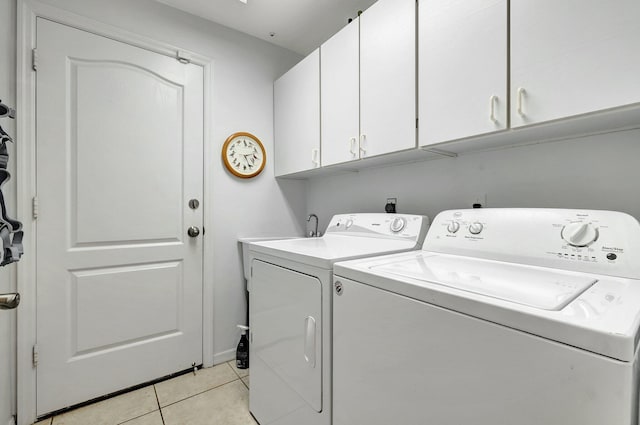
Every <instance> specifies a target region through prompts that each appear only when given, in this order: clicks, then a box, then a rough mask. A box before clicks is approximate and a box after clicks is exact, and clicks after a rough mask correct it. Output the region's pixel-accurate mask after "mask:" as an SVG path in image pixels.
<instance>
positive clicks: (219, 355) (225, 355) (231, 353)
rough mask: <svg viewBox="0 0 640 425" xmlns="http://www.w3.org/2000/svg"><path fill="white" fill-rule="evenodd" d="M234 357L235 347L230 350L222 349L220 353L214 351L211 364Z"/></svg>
mask: <svg viewBox="0 0 640 425" xmlns="http://www.w3.org/2000/svg"><path fill="white" fill-rule="evenodd" d="M235 358H236V349H235V348H232V349H231V350H227V351H223V352H221V353H216V354H214V355H213V364H214V365H216V364H220V363H224V362H228V361H230V360H233V359H235Z"/></svg>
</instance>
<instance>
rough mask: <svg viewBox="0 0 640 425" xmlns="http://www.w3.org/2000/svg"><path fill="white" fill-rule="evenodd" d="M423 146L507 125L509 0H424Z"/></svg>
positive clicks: (421, 57)
mask: <svg viewBox="0 0 640 425" xmlns="http://www.w3.org/2000/svg"><path fill="white" fill-rule="evenodd" d="M419 14H420V17H419V29H418V31H419V42H418V46H419V56H418V57H419V61H418V67H419V71H418V75H419V77H418V79H419V83H418V90H419V92H418V113H419V117H420V130H419V132H418V133H419V135H420V141H419V144H420V145H432V144H434V143H441V142H446V141H449V140H456V139H462V138H465V137H471V136H476V135H479V134H484V133H491V132H493V131H497V130H501V129H505V128H507V93H508V90H507V47H508V45H507V32H508V29H507V19H508V16H507V14H508V11H507V0H455V1H451V0H422V1H421V2H420V7H419Z"/></svg>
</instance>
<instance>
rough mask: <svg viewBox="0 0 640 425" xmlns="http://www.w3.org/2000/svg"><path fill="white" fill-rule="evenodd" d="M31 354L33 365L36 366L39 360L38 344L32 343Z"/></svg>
mask: <svg viewBox="0 0 640 425" xmlns="http://www.w3.org/2000/svg"><path fill="white" fill-rule="evenodd" d="M32 354H33V356H32V357H33V359H32V360H33V367H38V362H39V361H40V353H39V351H38V344H34V346H33V351H32Z"/></svg>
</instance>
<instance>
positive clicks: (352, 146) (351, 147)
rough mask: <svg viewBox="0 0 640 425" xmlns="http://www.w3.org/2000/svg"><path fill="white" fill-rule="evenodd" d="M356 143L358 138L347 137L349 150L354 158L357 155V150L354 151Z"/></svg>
mask: <svg viewBox="0 0 640 425" xmlns="http://www.w3.org/2000/svg"><path fill="white" fill-rule="evenodd" d="M356 143H358V140H357V139H356V138H355V137H352V138H351V139H349V152H351V155H352V156H353V157H354V158H356V157H357V156H358V152H357V151H356Z"/></svg>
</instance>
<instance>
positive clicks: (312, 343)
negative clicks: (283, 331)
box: [304, 316, 316, 369]
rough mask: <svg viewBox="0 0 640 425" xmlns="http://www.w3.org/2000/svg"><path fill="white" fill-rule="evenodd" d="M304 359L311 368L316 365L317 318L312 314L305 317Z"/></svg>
mask: <svg viewBox="0 0 640 425" xmlns="http://www.w3.org/2000/svg"><path fill="white" fill-rule="evenodd" d="M304 361H305V362H306V363H307V364H308V365H309V367H310V368H312V369H314V368H315V367H316V319H314V318H313V317H312V316H307V317H306V318H305V319H304Z"/></svg>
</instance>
